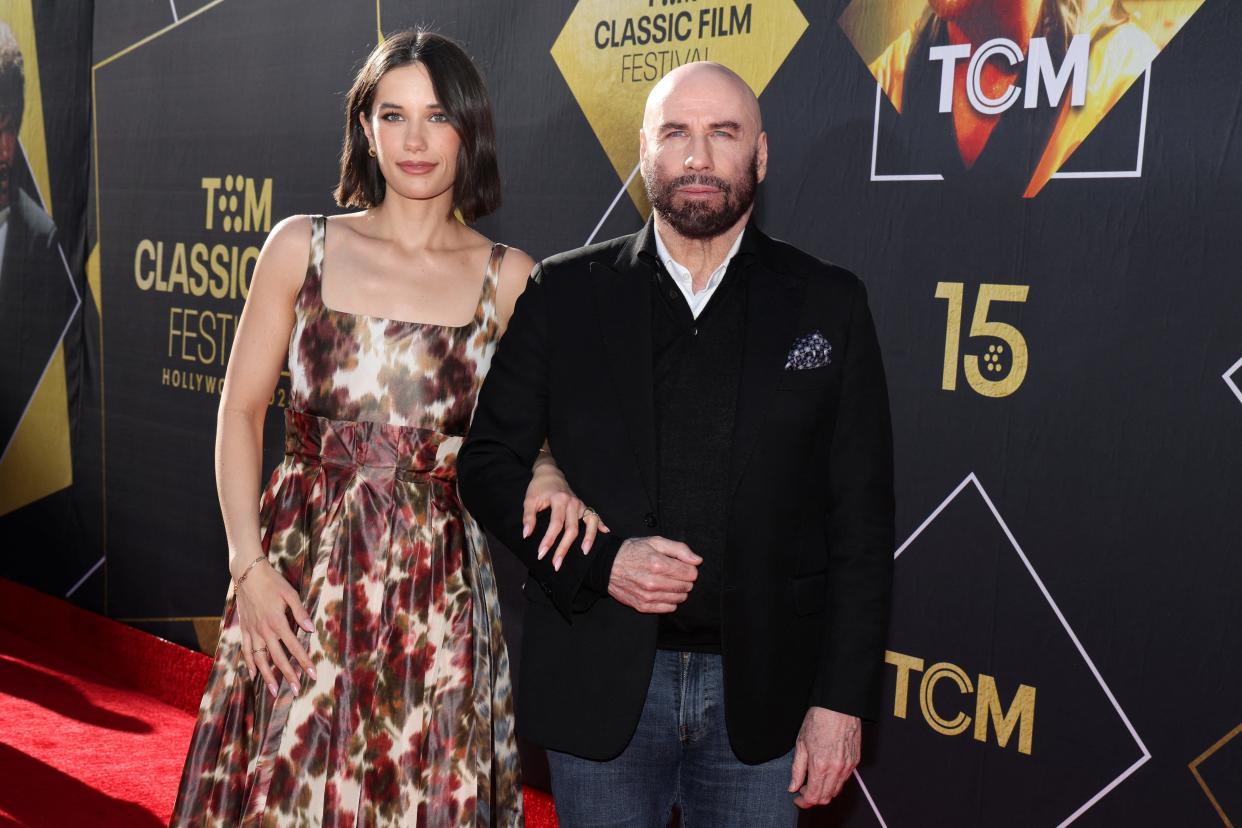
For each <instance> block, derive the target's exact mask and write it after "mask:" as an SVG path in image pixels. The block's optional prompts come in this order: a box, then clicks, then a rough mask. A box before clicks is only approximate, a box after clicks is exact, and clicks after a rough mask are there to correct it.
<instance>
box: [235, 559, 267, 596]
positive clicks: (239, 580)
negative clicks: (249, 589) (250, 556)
mask: <svg viewBox="0 0 1242 828" xmlns="http://www.w3.org/2000/svg"><path fill="white" fill-rule="evenodd" d="M266 560H267V555H260V556H259V557H257V558H255V559H254V560H253V561H251V562H250V563H249V564H247V565H246V568H245V569H243V570H242V574H241V577H240V578H236V579H234V581H233V588H234V589H236V588H238V587H240V586H241V585H242V581H244V580H246V579H247V578H248V577H250V570H252V569H254V568H255V566H256V565H257V564H258V563H259V562H260V561H266Z"/></svg>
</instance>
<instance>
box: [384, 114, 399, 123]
mask: <svg viewBox="0 0 1242 828" xmlns="http://www.w3.org/2000/svg"><path fill="white" fill-rule="evenodd" d="M382 117H383V119H384V120H385V121H400V120H401V116H400V115H398V114H397V113H396V112H387V113H385V114H384V115H383V116H382Z"/></svg>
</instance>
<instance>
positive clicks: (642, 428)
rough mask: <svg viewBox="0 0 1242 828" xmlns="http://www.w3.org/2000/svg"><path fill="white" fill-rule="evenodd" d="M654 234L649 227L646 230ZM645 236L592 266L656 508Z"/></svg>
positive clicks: (610, 350) (615, 373)
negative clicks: (610, 259) (609, 259)
mask: <svg viewBox="0 0 1242 828" xmlns="http://www.w3.org/2000/svg"><path fill="white" fill-rule="evenodd" d="M648 228H650V225H648ZM645 232H646V230H644V231H643V232H640V233H637V234H635V236H634V237H633V238H632V239H631V242H630V244H628V245H626V246H625V247H624V248H622V252H621V255H620V256H619V257H618V259H617V262H616V265H615V266H610V265H608V264H604V263H601V262H592V263H591V274H592V276H593V277H594V278H593V281H594V283H595V300H596V310H597V313H598V318H599V331H600V336H601V338H602V339H603V343H604V352H605V353H606V354H607V361H608V368H609V373H610V374H611V375H612V380H613V386H614V388H615V389H616V393H617V401H618V403H619V404H620V408H621V411H622V412H623V417H624V419H625V423H626V427H627V430H628V431H629V435H630V444H631V446H632V447H633V449H634V459H635V461H636V462H637V463H638V469H639V473H640V474H641V476H642V481H643V486H644V487H645V488H646V490H647V500H648V503H649V505H650V506H651V507H652V508H653V509H654V507H655V503H656V437H655V399H654V395H655V389H654V387H653V379H652V365H651V271H650V268H649V266H648V265H647V264H646V263H644V262H643V261H641V259H639V257H638V253H639V251H640V250H641V249H642V244H643V242H644V241H645Z"/></svg>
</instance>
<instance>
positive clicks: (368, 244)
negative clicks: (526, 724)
mask: <svg viewBox="0 0 1242 828" xmlns="http://www.w3.org/2000/svg"><path fill="white" fill-rule="evenodd" d="M335 195H336V200H337V203H338V204H340V205H341V206H343V207H358V208H363V209H362V211H361V212H356V213H349V214H344V215H339V216H333V217H332V218H330V219H325V218H324V217H322V216H317V217H308V216H297V217H293V218H290V219H286V220H285V221H283V222H281V223H280V224H279V225H278V226H277V227H276V228H275V229H273V231H272V233H271V236H270V237H269V238H268V240H267V243H266V244H265V246H264V249H263V252H262V254H261V255H260V257H259V260H258V263H257V264H256V267H255V273H254V277H253V280H252V285H251V289H250V294H249V298H248V299H247V301H246V306H245V310H244V311H243V313H242V316H241V321H240V324H239V326H238V332H237V337H236V341H235V345H234V348H233V352H232V356H231V358H230V361H229V369H228V374H227V376H226V378H225V384H224V391H223V396H222V399H221V403H220V416H219V427H218V438H217V444H216V476H217V481H218V488H219V494H220V504H221V510H222V512H223V515H224V522H225V529H226V532H227V535H228V541H229V551H230V556H231V557H230V563H229V568H230V572H231V573H232V575H233V583H234V587H233V591H232V595H231V597H230V600H229V602H228V605H227V607H226V611H225V616H224V621H223V627H222V631H221V637H220V643H219V646H218V648H217V652H216V660H215V666H214V668H213V671H212V674H211V678H210V680H209V682H208V685H207V691H206V693H205V695H204V698H203V704H202V707H201V710H200V713H199V720H198V724H197V727H196V728H195V732H194V737H193V740H192V742H191V745H190V752H189V756H188V758H187V760H186V767H185V772H184V775H183V778H182V781H181V788H180V791H179V793H178V796H177V804H176V808H175V811H174V815H173V820H172V822H173V824H174V825H186V826H200V825H202V826H207V825H212V826H216V825H220V826H225V825H227V826H234V825H247V826H249V825H256V826H257V825H263V826H268V825H295V824H296V825H314V824H321V823H322V824H334V825H335V824H348V825H354V824H364V825H429V826H433V825H434V826H438V825H470V826H474V825H506V826H508V825H517V824H521V822H522V801H521V791H520V784H519V779H518V757H517V751H516V749H515V747H514V741H513V724H512V702H511V696H510V685H509V674H508V657H507V654H506V651H505V645H504V640H503V638H502V636H501V631H500V615H499V610H498V605H497V601H496V588H495V581H494V578H493V574H492V569H491V563H490V560H489V558H488V554H487V549H486V547H485V545H484V541H483V537H482V535H481V533H480V531H479V530H478V528H477V526H476V525H475V524H474V523H473V521H471V520H470V518H469V516H468V515H467V514H466V513H465V511H464V510H463V508H462V506H461V503H460V501H459V500H458V498H457V490H456V483H455V477H454V474H455V469H454V462H455V459H456V451H457V448H458V447H459V446H460V444H461V440H462V436H463V435H464V434H465V432H466V427H467V425H468V424H469V420H470V416H471V413H472V411H473V408H474V401H475V395H476V393H477V391H478V388H479V384H480V382H481V381H482V379H483V375H484V374H485V373H486V371H487V368H488V366H489V364H490V361H491V355H492V352H493V349H494V347H495V344H496V340H497V339H498V338H499V336H500V334H501V332H502V331H503V329H504V326H505V324H506V322H507V321H508V318H509V314H510V313H511V312H512V309H513V305H514V302H515V301H516V298H517V295H518V294H519V293H520V292H521V290H522V288H523V286H524V285H525V282H526V277H527V275H528V274H529V273H530V270H531V267H532V265H533V262H532V261H531V260H530V258H529V257H528V256H527V255H526V254H524V253H522V252H521V251H518V250H512V249H506V248H505V246H504V245H500V244H492V243H491V242H489V241H488V240H487V239H485V238H484V237H483V236H481V235H480V234H479V233H477V232H475V231H474V230H472V229H470V228H469V227H467V226H466V224H465V223H464V222H470V221H473V220H474V219H476V218H479V217H481V216H484V215H486V214H487V213H489V212H491V211H492V210H494V209H495V208H496V207H497V206H498V204H499V201H500V184H499V176H498V174H497V170H496V153H495V141H494V135H493V128H492V118H491V111H490V106H489V103H488V100H487V93H486V90H485V88H484V86H483V82H482V79H481V78H480V76H479V74H478V70H477V69H476V68H475V66H474V65H473V64H472V63H471V61H470V59H469V57H467V56H466V54H465V53H464V52H463V51H462V50H461V48H460V47H458V46H457V45H456V44H455V43H453V42H452V41H449V40H447V39H445V38H443V37H440V36H437V35H435V34H431V33H427V32H421V31H411V32H405V33H402V34H400V35H396V36H393V37H390V38H389V39H387V40H385V41H384V42H383V43H382V44H381V45H380V46H379V47H377V48H376V50H375V51H374V52H373V53H372V54H371V56H370V58H369V59H368V60H367V63H366V65H365V66H364V67H363V68H362V69H361V71H360V72H359V74H358V76H357V78H356V79H355V81H354V85H353V87H352V89H351V90H350V92H349V97H348V105H347V117H346V128H345V142H344V148H343V151H342V155H341V176H340V184H339V186H338V187H337V190H336V193H335ZM455 211H456V213H458V214H459V215H460V216H461V218H462V219H463V220H464V222H463V221H458V220H457V219H456V218H455V217H454V212H455ZM308 251H309V257H310V264H309V267H307V264H306V257H307V255H308ZM480 282H481V283H482V284H481V285H480ZM407 320H413V321H407ZM286 356H287V359H288V368H289V375H290V405H289V409H288V410H287V411H286V415H285V423H286V439H285V455H286V456H285V460H284V462H283V463H282V464H281V465H280V466H279V467H278V468H277V469H276V471H275V473H274V474H273V475H272V478H271V480H270V482H269V483H268V486H267V488H266V489H265V490H264V492H263V493H262V498H261V501H260V496H259V465H260V455H261V452H260V447H261V439H262V424H263V419H264V415H265V413H266V411H267V407H268V401H269V399H270V397H271V394H272V389H273V388H274V387H275V384H276V381H277V379H278V377H279V374H280V371H281V367H282V364H283V363H284V362H285V359H286ZM256 502H259V504H260V505H259V508H258V509H257V510H256V508H255V505H254V504H255V503H256ZM553 503H555V504H556V505H557V506H558V507H559V508H558V509H555V510H554V511H556V512H558V514H557V515H554V520H553V525H552V527H551V528H550V529H549V530H548V535H547V537H546V538H545V542H544V547H545V548H548V547H549V546H550V544H551V542H552V541H553V540H554V539H555V537H556V536H557V535H558V534H560V526H561V525H562V524H561V518H564V526H565V532H564V535H563V536H562V542H561V543H560V545H559V547H558V549H557V551H556V554H557V555H563V554H564V552H565V551H566V550H567V549H568V546H569V543H570V542H571V541H572V540H573V539H574V537H575V536H576V535H577V532H578V523H579V518H580V517H584V515H583V512H584V510H583V508H582V505H581V503H580V502H578V501H577V500H576V499H575V498H573V497H572V494H571V493H569V492H568V490H567V487H566V486H565V484H564V479H563V477H561V476H560V474H559V472H558V471H557V469H556V467H555V464H554V463H552V462H551V460H550V458H547V457H544V458H542V459H541V460H540V461H539V463H538V464H537V466H536V470H535V478H534V480H533V481H532V483H531V488H530V490H529V491H528V497H527V512H528V525H530V526H533V513H534V511H535V509H537V508H541V507H544V506H548V505H551V504H553ZM584 519H585V527H586V528H585V532H586V535H585V537H586V538H587V539H589V538H592V537H594V534H595V531H596V529H597V528H598V529H600V530H601V531H607V529H606V527H602V526H600V525H599V523H598V518H596V517H595V516H594V515H593V514H592V513H590V512H589V510H587V514H586V515H585V518H584ZM584 542H585V541H584ZM588 545H589V544H588ZM289 615H291V616H292V619H293V621H294V624H293V625H290V623H289V621H288V616H289Z"/></svg>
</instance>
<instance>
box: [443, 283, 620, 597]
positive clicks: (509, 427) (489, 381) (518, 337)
mask: <svg viewBox="0 0 1242 828" xmlns="http://www.w3.org/2000/svg"><path fill="white" fill-rule="evenodd" d="M543 281H544V278H543V269H542V265H539V266H536V268H535V271H534V272H533V273H532V274H531V278H530V280H529V281H528V282H527V285H526V290H525V291H523V293H522V295H521V296H520V297H519V298H518V301H517V305H516V307H515V308H514V311H513V316H512V317H511V318H510V320H509V327H508V329H507V330H506V332H505V335H504V337H503V338H502V339H501V341H500V343H499V344H498V345H497V348H496V353H495V354H494V356H493V357H492V364H491V368H490V369H489V370H488V373H487V377H486V379H485V380H484V382H483V387H482V389H481V390H480V391H479V399H478V403H477V405H476V407H475V411H474V420H473V422H472V423H471V425H470V432H469V434H468V435H467V437H466V441H465V443H464V444H463V446H462V448H461V451H460V452H459V454H458V457H457V477H458V489H459V491H460V493H461V497H462V501H463V502H464V504H465V506H466V508H467V509H468V510H469V511H470V514H471V515H472V516H473V517H474V518H475V520H477V521H478V522H479V523H480V524H482V525H483V527H485V528H486V529H487V530H488V531H490V532H491V533H492V534H493V535H495V536H496V537H497V538H498V539H499V540H500V541H501V543H503V544H504V545H505V546H506V547H508V548H509V549H510V550H511V551H512V552H513V553H514V554H515V555H517V557H518V558H519V559H520V560H521V561H522V563H523V564H525V565H526V568H527V569H528V570H529V572H530V574H531V576H532V577H533V578H534V579H535V580H536V581H537V582H538V583H539V585H540V588H541V589H542V590H543V591H544V593H546V594H547V596H548V597H549V598H550V599H551V601H552V603H553V604H554V605H555V606H556V608H557V610H558V611H560V613H561V615H563V616H564V617H565V619H566V620H567V621H569V620H572V618H571V612H572V611H573V610H585V609H588V608H589V607H590V606H591V604H593V603H594V602H595V601H596V600H598V598H599V597H600V595H601V594H602V592H601V590H600V585H601V584H602V586H603V591H606V590H607V583H608V580H607V573H608V572H610V571H611V567H612V561H613V559H614V558H615V557H616V553H617V549H618V548H619V547H620V540H618V539H616V538H613V537H612V536H610V535H605V534H602V533H601V534H600V535H598V536H597V537H596V540H595V544H594V546H592V548H591V553H590V555H583V554H582V547H581V537H579V539H578V540H577V541H575V542H574V545H573V547H572V549H571V550H570V551H569V554H567V555H566V556H565V559H564V562H563V564H562V566H561V569H560V571H559V572H557V571H555V570H553V568H552V555H550V554H549V555H545V556H544V558H543V560H538V559H537V557H536V556H537V554H538V550H539V541H540V540H541V539H542V538H543V535H544V532H546V531H547V528H548V522H549V517H550V516H549V513H548V511H547V510H544V511H542V512H540V513H539V516H538V521H537V524H536V527H535V531H534V532H532V533H531V535H530V537H529V538H523V537H522V501H523V500H524V499H525V497H526V487H527V486H528V485H529V484H530V479H531V467H532V465H533V464H534V462H535V458H536V456H537V455H538V453H539V449H540V447H541V446H543V443H544V440H545V438H546V437H547V434H548V400H549V391H550V389H549V379H548V378H549V361H550V359H551V357H552V353H551V350H550V343H549V321H550V320H549V317H550V312H549V308H548V293H549V290H550V289H549V287H548V286H546V285H544V284H543ZM571 485H572V484H571ZM588 576H590V577H588ZM592 585H594V588H592Z"/></svg>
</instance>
